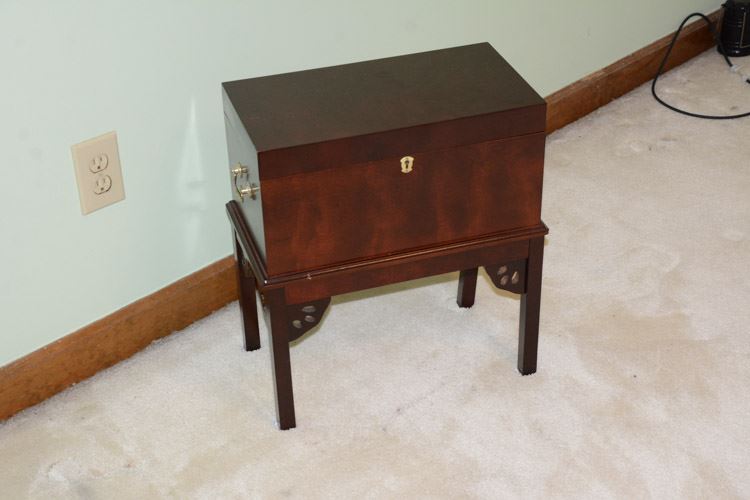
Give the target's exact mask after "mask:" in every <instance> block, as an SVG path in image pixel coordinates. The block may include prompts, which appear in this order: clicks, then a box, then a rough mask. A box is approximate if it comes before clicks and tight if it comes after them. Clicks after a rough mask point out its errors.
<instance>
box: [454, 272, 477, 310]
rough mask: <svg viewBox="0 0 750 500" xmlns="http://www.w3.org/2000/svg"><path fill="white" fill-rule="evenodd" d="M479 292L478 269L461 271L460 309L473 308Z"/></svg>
mask: <svg viewBox="0 0 750 500" xmlns="http://www.w3.org/2000/svg"><path fill="white" fill-rule="evenodd" d="M476 291H477V268H476V267H475V268H473V269H466V270H464V271H461V274H460V275H459V277H458V299H457V300H456V302H457V303H458V307H471V306H473V305H474V296H475V294H476Z"/></svg>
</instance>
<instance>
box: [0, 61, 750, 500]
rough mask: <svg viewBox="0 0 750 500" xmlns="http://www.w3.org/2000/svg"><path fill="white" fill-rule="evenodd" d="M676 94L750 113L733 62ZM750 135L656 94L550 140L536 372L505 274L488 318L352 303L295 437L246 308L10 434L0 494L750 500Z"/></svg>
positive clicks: (452, 309)
mask: <svg viewBox="0 0 750 500" xmlns="http://www.w3.org/2000/svg"><path fill="white" fill-rule="evenodd" d="M738 62H740V63H744V64H745V65H746V66H747V65H748V64H750V62H745V61H742V60H738ZM660 85H661V93H662V95H663V97H664V98H665V99H667V100H669V101H670V102H672V103H675V104H678V105H680V106H685V107H690V108H691V109H693V110H697V111H703V112H719V113H721V112H727V113H733V112H738V111H739V109H738V108H740V109H743V108H750V86H748V85H746V84H745V85H743V84H742V83H741V82H740V80H739V79H738V78H737V76H736V75H732V74H729V73H728V71H727V69H726V67H725V66H724V63H723V61H722V60H721V58H720V57H719V56H718V55H717V54H716V53H715V52H714V51H710V52H707V53H706V54H703V55H702V56H700V57H699V58H696V59H694V60H693V61H691V62H689V63H688V64H687V65H684V66H682V67H681V68H679V69H677V70H675V71H673V72H671V73H669V74H668V75H666V76H665V77H664V78H663V80H662V81H661V83H660ZM735 105H736V106H735ZM749 138H750V119H745V120H735V121H729V122H709V121H701V120H696V119H691V118H687V117H683V116H680V115H677V114H675V113H672V112H670V111H668V110H666V109H664V108H662V107H659V106H658V105H656V104H655V103H654V101H653V100H652V99H651V97H650V94H649V93H648V89H647V88H646V87H641V88H639V89H637V90H635V91H634V92H632V93H630V94H628V95H626V96H624V97H623V98H621V99H618V100H617V101H615V102H613V103H611V104H610V105H608V106H606V107H604V108H602V109H600V110H598V111H597V112H595V113H593V114H591V115H589V116H588V117H586V118H584V119H583V120H580V121H578V122H577V123H575V124H573V125H571V126H568V127H566V128H565V129H563V130H561V131H558V132H557V133H555V134H553V135H552V136H550V137H549V139H548V146H547V163H546V174H545V191H544V208H543V218H544V220H545V222H546V223H547V224H548V225H549V227H550V235H549V237H548V238H547V245H546V248H545V251H546V254H545V272H544V286H543V292H542V319H541V335H540V348H539V371H538V373H536V374H535V375H532V376H528V377H522V376H521V375H519V374H518V373H517V372H516V367H515V365H516V348H517V345H516V344H517V328H518V327H517V321H518V309H519V301H518V298H517V297H516V296H514V295H511V294H507V293H504V292H498V291H496V290H494V289H493V288H492V287H491V286H490V285H489V282H488V280H487V279H486V276H482V275H480V279H479V283H478V290H477V301H476V305H475V306H474V307H473V308H472V309H469V310H459V309H458V308H457V307H456V304H455V294H456V286H457V284H456V283H457V274H450V275H443V276H438V277H434V278H431V279H424V280H418V281H414V282H410V283H406V284H401V285H397V286H389V287H384V288H379V289H376V290H370V291H366V292H361V293H354V294H349V295H345V296H341V297H336V298H334V300H333V302H332V305H331V308H330V309H329V311H328V313H327V314H326V316H325V318H324V321H323V324H322V327H321V328H319V329H317V330H316V331H314V332H312V333H311V334H309V335H307V336H306V337H305V338H304V339H302V340H301V341H299V342H297V343H296V344H295V345H294V346H293V348H292V354H291V356H292V369H293V375H294V384H295V387H294V388H295V400H296V405H297V422H298V427H297V428H296V429H294V430H291V431H286V432H281V431H278V430H276V426H275V423H274V421H275V413H274V402H273V396H272V381H271V370H270V360H269V349H268V345H269V343H268V340H267V338H266V337H265V332H266V330H265V325H262V328H263V334H264V336H263V337H262V340H263V342H264V344H263V349H261V350H260V351H257V352H254V353H246V352H244V351H243V349H242V338H241V337H242V336H241V332H240V316H239V310H238V306H237V304H236V303H233V304H231V305H229V306H227V307H226V308H224V309H222V310H220V311H218V312H216V313H215V314H213V315H212V316H210V317H208V318H206V319H205V320H202V321H200V322H198V323H196V324H194V325H192V326H190V327H189V328H187V329H185V330H184V331H182V332H179V333H176V334H174V335H171V336H170V337H167V338H165V339H163V340H161V341H159V342H156V343H155V344H154V345H152V346H151V347H149V348H148V349H146V350H145V351H143V352H141V353H139V354H138V355H136V356H134V357H133V358H131V359H129V360H127V361H125V362H123V363H120V364H119V365H117V366H115V367H113V368H111V369H109V370H106V371H105V372H102V373H100V374H99V375H97V376H95V377H93V378H92V379H89V380H87V381H86V382H83V383H81V384H78V385H77V386H75V387H73V388H71V389H69V390H67V391H65V392H64V393H62V394H59V395H58V396H56V397H54V398H52V399H50V400H48V401H46V402H45V403H43V404H41V405H39V406H37V407H34V408H31V409H29V410H27V411H25V412H23V413H21V414H19V415H17V416H16V417H14V418H12V419H10V420H8V421H7V422H5V423H3V424H0V485H1V486H0V498H9V499H11V498H12V499H17V498H44V499H47V498H60V497H64V498H102V499H104V498H106V499H111V498H150V497H170V498H238V497H253V498H261V497H262V498H287V497H291V498H347V499H348V498H425V497H428V498H461V497H476V498H498V497H519V498H535V497H537V498H541V497H569V498H581V497H588V498H608V497H617V498H649V497H651V498H708V497H710V498H725V497H726V498H731V497H744V498H748V497H750V475H748V464H750V398H749V397H748V387H749V386H750V363H749V362H748V361H750V337H749V336H748V330H749V327H748V325H749V324H750V307H748V306H749V304H750V278H749V277H748V272H750V271H749V267H750V266H749V264H750V198H749V196H750V140H749Z"/></svg>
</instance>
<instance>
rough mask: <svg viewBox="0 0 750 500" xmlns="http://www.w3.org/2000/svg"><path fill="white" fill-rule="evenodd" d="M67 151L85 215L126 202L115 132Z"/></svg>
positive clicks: (76, 145) (74, 146)
mask: <svg viewBox="0 0 750 500" xmlns="http://www.w3.org/2000/svg"><path fill="white" fill-rule="evenodd" d="M70 150H71V152H72V153H73V164H74V165H75V171H76V180H77V181H78V195H79V198H80V200H81V212H82V213H83V214H84V215H86V214H89V213H91V212H93V211H94V210H99V209H100V208H103V207H106V206H107V205H111V204H112V203H116V202H118V201H120V200H123V199H125V187H124V186H123V184H122V170H121V169H120V154H119V152H118V150H117V134H116V133H115V132H110V133H108V134H104V135H100V136H99V137H94V138H93V139H89V140H88V141H83V142H81V143H78V144H75V145H73V146H72V147H71V148H70Z"/></svg>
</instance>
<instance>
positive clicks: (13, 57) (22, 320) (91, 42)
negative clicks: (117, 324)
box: [0, 0, 719, 365]
mask: <svg viewBox="0 0 750 500" xmlns="http://www.w3.org/2000/svg"><path fill="white" fill-rule="evenodd" d="M718 6H719V0H661V1H659V2H653V1H652V0H630V1H627V2H616V1H601V0H577V1H576V0H574V1H569V2H564V1H560V0H536V1H528V0H505V1H500V0H484V1H445V0H441V1H438V0H378V1H373V2H361V1H356V0H346V1H332V0H317V1H304V2H303V1H296V2H291V1H281V0H276V1H264V2H261V1H249V0H248V1H240V0H215V1H207V0H206V1H197V0H192V1H177V0H172V1H164V0H149V1H142V0H127V1H121V2H114V1H106V0H105V1H101V0H98V1H93V0H71V1H68V2H55V1H46V2H45V1H16V0H3V1H1V2H0V238H1V244H0V365H2V364H4V363H7V362H9V361H12V360H14V359H16V358H18V357H21V356H23V355H25V354H27V353H29V352H31V351H33V350H35V349H37V348H39V347H41V346H43V345H45V344H47V343H49V342H52V341H54V340H56V339H58V338H60V337H62V336H64V335H66V334H68V333H70V332H72V331H74V330H76V329H78V328H79V327H81V326H83V325H86V324H88V323H90V322H92V321H94V320H96V319H98V318H101V317H103V316H105V315H107V314H108V313H111V312H112V311H114V310H116V309H118V308H120V307H123V306H125V305H127V304H129V303H131V302H133V301H134V300H137V299H138V298H140V297H143V296H145V295H147V294H149V293H152V292H154V291H155V290H158V289H159V288H161V287H163V286H165V285H167V284H169V283H171V282H173V281H175V280H177V279H179V278H181V277H183V276H185V275H187V274H190V273H192V272H194V271H196V270H197V269H199V268H201V267H203V266H205V265H207V264H209V263H211V262H213V261H215V260H217V259H219V258H221V257H224V256H226V255H228V254H229V253H230V252H231V247H230V238H229V228H228V223H227V220H226V217H225V215H224V208H223V205H224V202H225V201H226V200H228V199H229V198H230V191H229V183H228V179H227V171H226V165H225V164H226V161H227V160H226V152H225V143H224V125H223V121H222V108H221V100H220V88H219V84H220V82H222V81H225V80H232V79H238V78H244V77H250V76H259V75H266V74H272V73H278V72H285V71H293V70H299V69H304V68H312V67H317V66H326V65H332V64H340V63H346V62H352V61H360V60H366V59H371V58H377V57H385V56H390V55H396V54H405V53H410V52H418V51H423V50H430V49H436V48H443V47H450V46H455V45H462V44H467V43H472V42H480V41H489V42H491V43H492V45H494V47H495V48H496V49H497V50H498V51H499V52H501V53H502V54H503V55H504V56H505V57H506V59H508V60H509V61H510V62H511V64H513V65H514V66H515V67H516V69H517V70H518V71H519V72H520V73H521V74H522V75H524V76H525V77H526V78H527V79H528V80H529V82H530V83H531V84H532V85H533V86H534V87H535V88H536V89H537V90H538V91H539V92H540V93H541V94H542V95H547V94H549V93H550V92H552V91H554V90H556V89H558V88H560V87H563V86H564V85H566V84H568V83H570V82H572V81H575V80H577V79H579V78H580V77H582V76H584V75H586V74H588V73H590V72H592V71H594V70H596V69H599V68H601V67H603V66H605V65H607V64H609V63H611V62H613V61H615V60H616V59H619V58H621V57H623V56H625V55H627V54H628V53H630V52H632V51H634V50H637V49H638V48H640V47H642V46H644V45H646V44H647V43H649V42H651V41H653V40H655V39H657V38H659V37H661V36H663V35H665V34H666V33H669V32H670V31H673V30H674V29H675V27H676V25H677V24H678V22H679V21H680V20H681V19H682V18H683V17H684V16H685V15H686V14H687V13H689V12H692V11H694V10H700V11H703V12H708V11H712V10H714V9H716V8H718ZM110 130H116V131H117V132H118V135H119V141H120V155H121V159H122V166H123V175H124V178H125V191H126V196H127V198H126V200H125V201H124V202H122V203H119V204H117V205H113V206H111V207H108V208H105V209H103V210H101V211H98V212H95V213H93V214H91V215H88V216H85V217H84V216H82V215H81V214H80V210H79V204H78V194H77V189H76V185H75V180H74V179H75V177H74V173H73V167H72V163H71V157H70V146H71V145H72V144H74V143H77V142H80V141H82V140H84V139H87V138H90V137H93V136H96V135H99V134H101V133H104V132H107V131H110Z"/></svg>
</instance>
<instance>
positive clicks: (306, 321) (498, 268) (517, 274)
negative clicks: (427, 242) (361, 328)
mask: <svg viewBox="0 0 750 500" xmlns="http://www.w3.org/2000/svg"><path fill="white" fill-rule="evenodd" d="M227 213H228V215H229V220H230V221H231V223H232V228H233V233H234V244H235V255H236V258H237V276H238V282H239V283H238V284H239V291H240V307H241V309H242V319H243V323H244V330H245V349H246V350H248V351H253V350H256V349H258V348H260V336H259V330H258V314H257V311H256V305H255V291H256V290H257V291H259V292H260V294H261V298H262V301H263V304H264V306H265V308H266V309H267V312H268V326H269V330H270V335H271V357H272V366H273V372H274V373H273V375H274V385H275V393H276V415H277V418H278V423H279V428H280V429H291V428H293V427H295V425H296V421H295V416H294V395H293V390H292V373H291V365H290V363H289V342H291V341H293V340H295V339H297V338H299V337H300V336H301V335H303V334H304V333H305V332H307V331H308V330H309V329H310V328H312V327H313V326H315V325H317V324H318V322H319V321H320V319H321V317H322V316H323V313H324V312H325V310H326V308H327V307H328V305H329V304H330V301H331V297H332V296H334V295H339V294H343V293H348V292H353V291H357V290H362V289H366V288H372V287H376V286H382V285H387V284H390V283H398V282H401V281H407V280H412V279H416V278H422V277H426V276H432V275H436V274H443V273H447V272H452V271H457V270H460V271H461V277H460V279H459V284H458V305H459V306H460V307H471V306H472V305H473V304H474V294H475V289H476V282H477V269H478V267H479V266H484V267H485V269H486V271H487V274H488V275H489V276H490V279H491V280H492V282H493V283H494V285H495V286H496V287H498V288H501V289H503V290H508V291H510V292H514V293H518V294H521V317H520V324H519V337H518V371H520V372H521V373H522V374H524V375H528V374H531V373H534V372H535V371H536V353H537V339H538V336H539V304H540V297H541V287H542V255H543V251H544V235H545V234H547V227H546V226H545V225H544V224H540V225H539V226H538V227H533V228H525V229H521V230H517V231H511V232H506V233H504V234H502V235H496V236H492V237H487V238H482V239H476V240H472V241H467V242H460V243H455V244H451V245H443V246H439V247H434V248H429V249H425V250H419V251H412V252H405V253H402V254H399V255H390V256H387V257H380V258H375V259H370V260H366V261H358V262H353V263H347V264H341V265H337V266H334V267H329V268H324V269H319V270H315V271H311V272H308V273H299V274H293V275H284V276H272V277H269V276H268V275H267V274H266V272H265V266H264V263H263V260H262V259H261V257H260V255H259V253H258V251H257V247H256V245H255V243H254V241H253V239H252V237H251V235H250V231H249V228H248V226H247V223H246V221H245V219H244V217H243V216H242V212H241V209H240V207H239V205H238V204H237V202H235V201H230V202H229V203H227Z"/></svg>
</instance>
